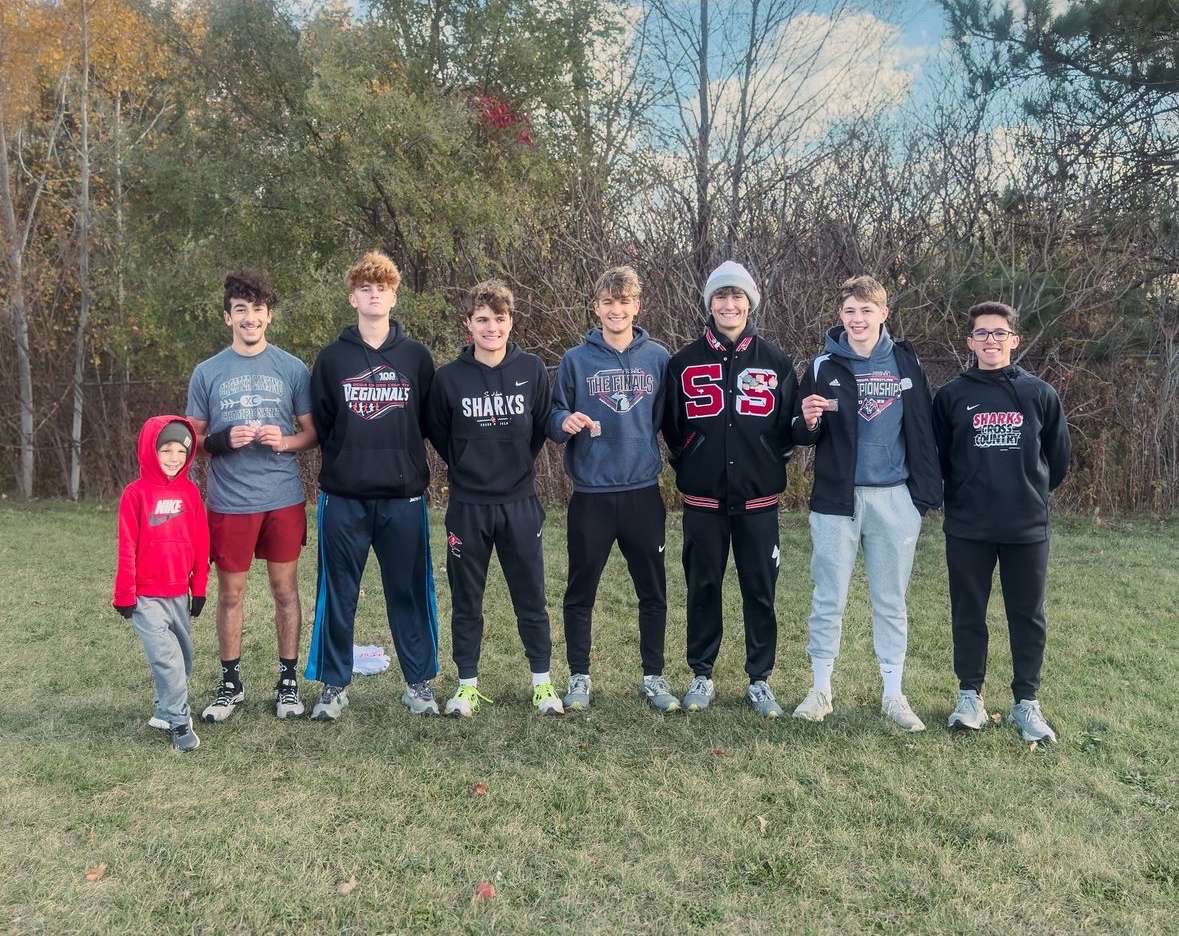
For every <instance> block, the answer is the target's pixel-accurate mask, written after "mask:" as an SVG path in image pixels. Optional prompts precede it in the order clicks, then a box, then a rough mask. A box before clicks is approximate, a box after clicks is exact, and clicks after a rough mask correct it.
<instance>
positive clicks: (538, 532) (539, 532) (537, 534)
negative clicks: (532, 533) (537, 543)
mask: <svg viewBox="0 0 1179 936" xmlns="http://www.w3.org/2000/svg"><path fill="white" fill-rule="evenodd" d="M543 532H544V530H538V531H537V533H536V538H537V539H540V534H541V533H543Z"/></svg>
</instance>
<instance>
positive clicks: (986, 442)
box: [933, 365, 1072, 543]
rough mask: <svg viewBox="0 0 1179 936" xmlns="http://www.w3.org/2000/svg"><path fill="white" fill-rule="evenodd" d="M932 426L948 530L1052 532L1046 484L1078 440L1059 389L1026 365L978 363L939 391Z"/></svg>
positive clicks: (1022, 536) (1007, 537)
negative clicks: (993, 367)
mask: <svg viewBox="0 0 1179 936" xmlns="http://www.w3.org/2000/svg"><path fill="white" fill-rule="evenodd" d="M933 430H934V436H935V437H936V439H937V448H938V456H939V458H940V459H941V466H942V475H943V477H944V478H945V482H946V520H945V525H944V529H945V531H946V533H947V534H949V535H950V536H957V537H959V538H961V539H970V540H984V541H987V542H992V543H1040V542H1043V541H1044V540H1045V539H1047V538H1048V492H1049V491H1053V490H1055V489H1056V487H1057V486H1058V485H1059V484H1060V483H1061V482H1062V481H1063V480H1064V476H1065V474H1067V473H1068V463H1069V457H1070V455H1071V451H1072V446H1071V441H1070V439H1069V434H1068V420H1067V419H1066V418H1065V416H1064V410H1063V408H1062V407H1061V405H1060V397H1058V396H1057V395H1056V391H1055V390H1053V389H1052V386H1051V384H1048V383H1045V382H1044V381H1043V380H1041V379H1040V378H1039V377H1036V376H1035V375H1033V374H1029V373H1028V372H1027V371H1026V370H1024V369H1023V368H1022V367H1017V366H1014V365H1013V366H1010V367H1004V368H1000V369H999V370H981V369H980V368H977V367H972V368H971V369H970V370H967V371H964V372H963V373H961V374H959V375H958V376H957V377H955V378H954V379H953V380H951V381H950V382H949V383H948V384H946V385H945V386H944V387H942V388H941V390H939V391H938V395H937V397H936V398H935V399H934V401H933Z"/></svg>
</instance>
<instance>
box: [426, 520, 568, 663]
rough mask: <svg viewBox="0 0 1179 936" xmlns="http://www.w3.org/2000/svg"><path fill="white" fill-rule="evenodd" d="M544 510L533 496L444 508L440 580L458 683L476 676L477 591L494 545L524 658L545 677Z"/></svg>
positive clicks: (479, 640) (548, 652)
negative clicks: (445, 587) (444, 584)
mask: <svg viewBox="0 0 1179 936" xmlns="http://www.w3.org/2000/svg"><path fill="white" fill-rule="evenodd" d="M543 527H544V509H543V508H542V507H541V506H540V501H538V500H537V499H536V498H535V497H529V498H527V499H526V500H518V501H512V502H511V503H509V504H464V503H460V502H457V501H451V502H450V505H449V506H448V507H447V508H446V547H447V554H446V577H447V579H448V580H449V582H450V595H451V604H452V614H451V618H450V629H451V644H452V652H453V654H454V662H455V665H457V666H458V671H459V678H460V679H471V678H473V677H475V676H477V675H478V674H479V651H480V649H481V648H482V645H483V591H484V588H485V587H486V585H487V565H488V563H489V562H490V561H491V550H492V548H493V547H494V549H495V551H496V553H497V554H498V555H499V564H500V566H501V567H502V568H503V570H504V578H505V579H506V580H507V583H508V593H509V594H510V595H511V596H512V608H513V609H514V610H515V612H516V626H517V628H518V629H519V631H520V641H521V642H522V643H523V644H524V655H525V656H526V657H527V658H528V665H529V667H530V668H531V670H532V672H534V673H547V672H548V671H549V663H550V658H551V656H552V652H553V642H552V636H551V635H550V633H549V615H548V611H547V610H545V600H544V543H543V537H542V536H541V533H542V530H543Z"/></svg>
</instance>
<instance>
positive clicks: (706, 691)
mask: <svg viewBox="0 0 1179 936" xmlns="http://www.w3.org/2000/svg"><path fill="white" fill-rule="evenodd" d="M715 698H716V686H715V685H713V682H712V680H711V679H709V678H708V677H707V676H696V677H694V678H693V679H692V682H691V683H689V684H688V691H687V692H685V693H684V701H683V706H684V709H685V710H686V711H689V712H703V711H704V710H705V709H706V708H708V706H709V705H711V704H712V700H713V699H715Z"/></svg>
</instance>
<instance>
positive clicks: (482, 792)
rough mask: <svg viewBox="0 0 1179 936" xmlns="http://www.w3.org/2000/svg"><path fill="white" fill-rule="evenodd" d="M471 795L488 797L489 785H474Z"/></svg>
mask: <svg viewBox="0 0 1179 936" xmlns="http://www.w3.org/2000/svg"><path fill="white" fill-rule="evenodd" d="M471 795H472V796H486V795H487V784H486V783H476V784H473V785H472V786H471Z"/></svg>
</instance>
